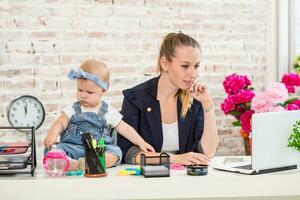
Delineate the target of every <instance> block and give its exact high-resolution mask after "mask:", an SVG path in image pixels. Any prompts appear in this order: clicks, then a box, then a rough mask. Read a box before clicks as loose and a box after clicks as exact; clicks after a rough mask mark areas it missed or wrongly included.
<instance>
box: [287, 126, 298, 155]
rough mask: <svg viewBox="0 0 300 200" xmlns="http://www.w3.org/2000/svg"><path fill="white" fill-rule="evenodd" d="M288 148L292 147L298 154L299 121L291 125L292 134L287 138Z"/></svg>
mask: <svg viewBox="0 0 300 200" xmlns="http://www.w3.org/2000/svg"><path fill="white" fill-rule="evenodd" d="M288 147H292V148H294V149H296V150H297V151H298V152H300V121H296V123H295V124H294V125H293V133H292V134H291V135H290V137H289V143H288Z"/></svg>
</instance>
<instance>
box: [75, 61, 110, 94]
mask: <svg viewBox="0 0 300 200" xmlns="http://www.w3.org/2000/svg"><path fill="white" fill-rule="evenodd" d="M80 69H81V70H82V71H85V72H88V73H90V74H93V75H95V76H97V77H98V78H99V79H100V80H102V81H104V82H106V83H107V89H108V87H109V70H108V68H107V66H106V65H105V63H103V62H101V61H100V60H96V59H88V60H86V61H84V62H83V63H82V65H81V66H80Z"/></svg>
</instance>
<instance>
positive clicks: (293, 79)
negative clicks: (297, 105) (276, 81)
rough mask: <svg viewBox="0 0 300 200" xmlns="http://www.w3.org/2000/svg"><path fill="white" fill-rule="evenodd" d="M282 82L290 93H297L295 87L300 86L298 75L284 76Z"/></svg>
mask: <svg viewBox="0 0 300 200" xmlns="http://www.w3.org/2000/svg"><path fill="white" fill-rule="evenodd" d="M281 82H282V83H283V84H284V85H285V87H286V88H287V89H288V91H289V93H295V87H296V86H300V76H299V75H298V74H296V73H288V74H284V75H283V77H282V79H281Z"/></svg>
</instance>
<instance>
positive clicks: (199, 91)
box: [188, 82, 212, 103]
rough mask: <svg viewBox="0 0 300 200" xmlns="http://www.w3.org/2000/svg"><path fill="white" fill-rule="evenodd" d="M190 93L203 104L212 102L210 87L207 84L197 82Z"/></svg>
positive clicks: (189, 90)
mask: <svg viewBox="0 0 300 200" xmlns="http://www.w3.org/2000/svg"><path fill="white" fill-rule="evenodd" d="M188 93H189V94H190V95H191V96H192V97H193V98H194V99H196V100H197V101H199V102H201V103H207V102H212V99H211V96H210V93H209V90H208V87H207V85H205V84H202V83H196V82H195V83H194V84H193V85H192V86H191V87H190V89H188Z"/></svg>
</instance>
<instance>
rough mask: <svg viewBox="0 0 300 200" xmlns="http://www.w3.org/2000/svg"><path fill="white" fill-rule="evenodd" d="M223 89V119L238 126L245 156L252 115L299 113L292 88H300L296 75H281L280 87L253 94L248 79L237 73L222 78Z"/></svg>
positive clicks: (248, 151)
mask: <svg viewBox="0 0 300 200" xmlns="http://www.w3.org/2000/svg"><path fill="white" fill-rule="evenodd" d="M223 86H224V89H225V92H226V93H227V97H226V98H225V99H224V102H223V103H222V104H221V109H222V111H223V112H224V114H225V115H232V116H233V117H234V118H235V119H236V121H234V122H233V125H234V126H241V130H240V133H241V135H242V137H243V138H244V142H245V149H246V154H248V155H249V154H250V147H249V146H251V145H250V144H249V143H251V140H250V141H248V140H249V136H250V133H251V131H252V129H251V118H252V115H253V114H254V113H260V112H277V111H283V110H299V109H300V100H299V99H298V97H296V96H292V94H294V93H295V88H296V87H298V86H300V76H299V75H298V74H295V73H289V74H285V75H283V77H282V79H281V83H276V82H275V83H270V84H268V85H267V86H266V87H265V90H264V91H263V92H261V93H258V94H255V93H254V91H253V87H252V86H251V81H250V79H249V78H248V77H247V76H245V75H238V74H236V73H234V74H232V75H229V76H227V77H225V80H224V81H223Z"/></svg>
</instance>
